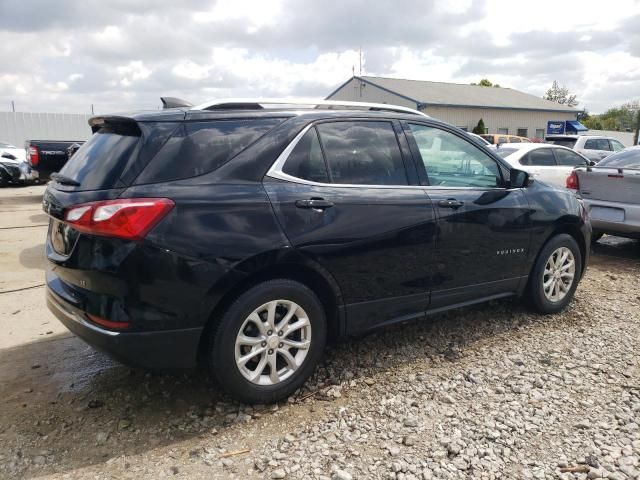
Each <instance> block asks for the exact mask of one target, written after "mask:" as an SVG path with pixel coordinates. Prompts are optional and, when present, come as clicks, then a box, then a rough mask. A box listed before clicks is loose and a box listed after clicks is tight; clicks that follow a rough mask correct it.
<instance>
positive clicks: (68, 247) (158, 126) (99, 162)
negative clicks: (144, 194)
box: [43, 116, 178, 257]
mask: <svg viewBox="0 0 640 480" xmlns="http://www.w3.org/2000/svg"><path fill="white" fill-rule="evenodd" d="M177 125H178V123H176V122H154V123H138V122H136V121H135V120H134V119H132V118H128V117H117V116H114V117H96V118H93V119H92V120H91V127H92V130H93V131H94V135H93V136H92V137H91V139H90V140H89V141H87V142H86V143H85V144H84V145H82V146H81V147H80V149H79V150H78V151H77V152H76V153H75V155H73V157H72V158H71V159H70V160H69V162H68V163H67V164H66V165H65V166H64V168H62V170H60V172H59V174H58V175H57V176H56V175H54V177H55V178H54V180H53V181H52V182H50V183H49V186H48V188H47V190H46V192H45V195H44V197H43V208H44V210H45V211H46V212H47V213H48V214H49V215H50V216H51V217H52V218H51V222H50V226H49V238H50V242H51V247H52V249H53V250H54V252H55V253H56V254H57V255H61V256H63V257H66V256H68V255H69V254H70V253H71V251H72V250H73V247H74V245H75V243H76V241H77V239H78V236H79V235H80V232H79V231H78V230H77V229H75V228H72V227H70V226H69V225H68V224H67V223H65V222H63V220H64V214H65V210H66V209H68V207H70V206H72V205H79V204H84V203H88V202H96V201H104V200H113V199H115V198H118V197H119V196H120V195H121V194H122V192H123V191H124V190H125V189H126V188H127V187H128V186H129V185H130V184H131V183H132V181H133V180H134V179H135V177H136V176H137V175H138V174H139V173H140V171H141V170H142V169H143V168H144V166H145V165H146V164H147V163H148V162H149V160H150V159H151V158H152V156H153V155H154V154H155V153H156V152H157V151H158V149H159V148H160V147H161V146H162V145H163V144H164V142H165V141H166V140H167V139H168V138H169V136H170V135H171V133H172V132H173V130H175V129H176V127H177ZM143 147H144V148H143Z"/></svg>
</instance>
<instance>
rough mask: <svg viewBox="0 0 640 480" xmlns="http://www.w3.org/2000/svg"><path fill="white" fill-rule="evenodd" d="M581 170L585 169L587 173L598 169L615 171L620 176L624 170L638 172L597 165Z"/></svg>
mask: <svg viewBox="0 0 640 480" xmlns="http://www.w3.org/2000/svg"><path fill="white" fill-rule="evenodd" d="M582 168H586V171H587V172H591V171H593V170H598V169H600V170H617V171H618V173H619V174H620V175H622V174H623V172H624V171H625V170H627V171H631V172H640V168H625V167H607V166H604V167H599V166H597V165H590V166H588V167H582Z"/></svg>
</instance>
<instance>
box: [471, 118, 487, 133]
mask: <svg viewBox="0 0 640 480" xmlns="http://www.w3.org/2000/svg"><path fill="white" fill-rule="evenodd" d="M471 131H472V132H473V133H475V134H476V135H482V134H483V133H485V131H486V129H485V128H484V120H482V119H480V120H479V121H478V125H476V126H475V127H473V130H471Z"/></svg>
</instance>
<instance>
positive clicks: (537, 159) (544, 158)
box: [528, 148, 556, 167]
mask: <svg viewBox="0 0 640 480" xmlns="http://www.w3.org/2000/svg"><path fill="white" fill-rule="evenodd" d="M528 157H529V163H528V165H534V166H537V167H555V166H556V159H555V158H554V157H553V152H552V151H551V149H550V148H538V149H537V150H531V151H530V152H529V155H528Z"/></svg>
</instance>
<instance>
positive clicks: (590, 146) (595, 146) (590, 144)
mask: <svg viewBox="0 0 640 480" xmlns="http://www.w3.org/2000/svg"><path fill="white" fill-rule="evenodd" d="M584 148H586V149H587V150H611V147H610V146H609V141H608V140H607V139H606V138H590V139H589V140H587V141H586V142H584Z"/></svg>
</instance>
